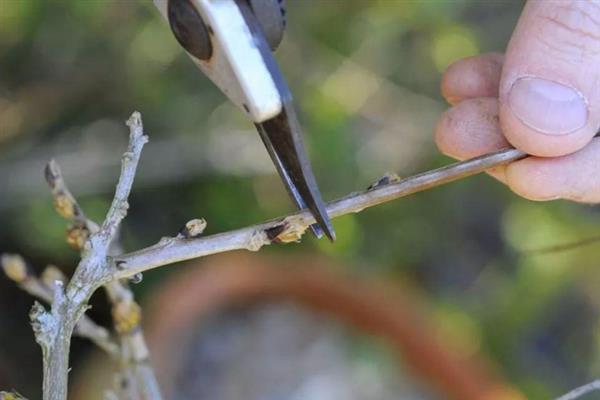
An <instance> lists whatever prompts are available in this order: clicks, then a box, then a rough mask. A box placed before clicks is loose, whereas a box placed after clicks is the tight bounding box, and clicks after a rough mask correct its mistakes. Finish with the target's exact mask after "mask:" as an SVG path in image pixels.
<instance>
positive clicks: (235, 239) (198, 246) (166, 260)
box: [112, 149, 527, 279]
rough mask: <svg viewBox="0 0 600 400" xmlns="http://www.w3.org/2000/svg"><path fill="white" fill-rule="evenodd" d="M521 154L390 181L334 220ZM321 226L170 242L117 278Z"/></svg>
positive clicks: (302, 223) (143, 253) (283, 225)
mask: <svg viewBox="0 0 600 400" xmlns="http://www.w3.org/2000/svg"><path fill="white" fill-rule="evenodd" d="M526 156H527V155H526V154H525V153H523V152H522V151H520V150H516V149H506V150H501V151H498V152H496V153H492V154H487V155H484V156H481V157H476V158H473V159H470V160H467V161H462V162H458V163H454V164H450V165H448V166H445V167H442V168H438V169H435V170H431V171H427V172H424V173H421V174H418V175H414V176H411V177H409V178H405V179H401V180H398V181H394V180H388V181H387V182H384V183H383V184H381V183H380V184H378V185H375V186H374V187H372V188H370V189H367V190H366V191H364V192H360V193H354V194H350V195H348V196H346V197H343V198H341V199H339V200H335V201H332V202H330V203H328V204H327V212H328V214H329V216H330V217H331V218H336V217H340V216H342V215H346V214H350V213H358V212H361V211H362V210H364V209H366V208H369V207H373V206H376V205H379V204H382V203H387V202H389V201H392V200H395V199H398V198H400V197H404V196H408V195H410V194H413V193H417V192H421V191H424V190H427V189H431V188H433V187H435V186H439V185H443V184H445V183H449V182H453V181H456V180H458V179H462V178H466V177H468V176H472V175H475V174H478V173H480V172H483V171H486V170H488V169H490V168H494V167H497V166H500V165H504V164H508V163H510V162H513V161H517V160H520V159H523V158H525V157H526ZM313 223H315V220H314V218H313V217H312V215H311V214H310V213H309V212H307V211H300V212H297V213H294V214H290V215H288V216H286V217H281V218H278V219H276V220H272V221H268V222H265V223H262V224H258V225H253V226H249V227H246V228H242V229H237V230H233V231H229V232H225V233H220V234H216V235H212V236H206V237H200V238H192V239H189V238H169V239H163V240H161V241H160V242H159V243H157V244H155V245H153V246H150V247H147V248H145V249H141V250H138V251H135V252H132V253H127V254H124V255H122V256H120V257H118V258H117V260H116V266H117V268H115V270H114V273H113V276H112V278H113V279H122V278H127V277H130V276H133V275H135V274H138V273H141V272H143V271H147V270H149V269H152V268H156V267H160V266H162V265H166V264H172V263H174V262H178V261H184V260H189V259H192V258H197V257H202V256H206V255H210V254H215V253H222V252H226V251H231V250H239V249H246V250H251V251H256V250H258V249H260V248H261V247H262V246H264V245H268V244H271V243H280V242H283V243H288V242H294V241H298V240H299V239H300V237H301V236H302V234H303V233H304V232H305V231H306V229H307V227H308V226H310V225H311V224H313Z"/></svg>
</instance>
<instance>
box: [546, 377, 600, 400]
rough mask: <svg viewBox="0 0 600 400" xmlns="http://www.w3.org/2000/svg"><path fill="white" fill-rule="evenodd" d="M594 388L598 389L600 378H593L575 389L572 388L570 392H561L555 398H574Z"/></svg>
mask: <svg viewBox="0 0 600 400" xmlns="http://www.w3.org/2000/svg"><path fill="white" fill-rule="evenodd" d="M596 390H600V380H595V381H593V382H590V383H587V384H585V385H583V386H580V387H578V388H576V389H573V390H571V391H570V392H568V393H566V394H563V395H562V396H560V397H557V398H556V399H555V400H575V399H578V398H580V397H582V396H585V395H586V394H588V393H591V392H593V391H596Z"/></svg>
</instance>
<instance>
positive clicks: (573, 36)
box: [537, 0, 600, 62]
mask: <svg viewBox="0 0 600 400" xmlns="http://www.w3.org/2000/svg"><path fill="white" fill-rule="evenodd" d="M540 18H541V19H542V21H541V24H539V27H540V28H539V30H538V32H537V34H538V37H539V38H540V39H541V40H542V41H543V42H544V43H545V44H546V45H547V47H548V50H549V51H551V52H552V53H554V54H553V55H558V56H563V57H564V58H565V59H567V60H569V61H575V62H577V61H584V60H585V59H587V58H589V57H590V56H596V55H598V54H600V2H598V1H597V0H579V1H565V2H557V3H555V4H554V5H553V6H552V7H547V8H544V10H543V11H542V12H541V13H540Z"/></svg>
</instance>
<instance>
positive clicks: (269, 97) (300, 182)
mask: <svg viewBox="0 0 600 400" xmlns="http://www.w3.org/2000/svg"><path fill="white" fill-rule="evenodd" d="M154 3H155V5H156V6H157V7H158V9H159V10H160V12H161V14H162V15H163V17H164V18H165V19H166V20H167V21H168V22H169V25H170V27H171V30H172V32H173V34H174V36H175V38H176V39H177V41H178V42H179V44H180V45H181V46H182V47H183V48H184V49H185V50H186V52H187V53H188V55H189V56H190V58H191V59H192V60H193V61H194V63H195V64H196V65H197V66H198V67H199V68H200V69H201V70H202V71H203V72H204V73H205V74H206V76H208V77H209V78H210V79H211V80H212V81H213V82H214V83H215V84H216V85H217V86H218V87H219V88H220V89H221V91H222V92H223V93H224V94H225V95H226V96H227V97H228V98H229V99H230V100H231V101H232V102H233V103H234V104H235V105H236V106H237V107H238V108H239V109H240V110H242V111H243V112H244V113H245V114H246V115H248V117H249V118H250V119H251V120H252V121H253V122H254V125H255V126H256V129H257V130H258V133H259V134H260V137H261V139H262V141H263V143H264V145H265V147H266V148H267V151H268V153H269V155H270V157H271V159H272V161H273V163H274V164H275V167H276V169H277V172H278V173H279V175H280V177H281V179H282V180H283V182H284V184H285V186H286V189H287V191H288V192H289V194H290V196H291V197H292V199H293V200H294V202H295V203H296V206H297V207H298V208H300V209H304V208H308V210H309V211H310V212H311V214H312V215H313V217H314V218H315V220H316V221H317V223H316V224H314V225H313V226H312V227H311V228H312V230H313V232H314V233H315V234H316V235H317V237H320V236H321V235H322V233H325V235H327V237H328V238H329V239H330V240H332V241H333V240H335V232H334V230H333V227H332V225H331V221H330V219H329V216H328V215H327V211H326V208H325V204H324V203H323V200H322V198H321V193H320V191H319V188H318V186H317V182H316V180H315V177H314V175H313V172H312V169H311V166H310V162H309V160H308V156H307V154H306V150H305V148H304V143H303V140H302V133H301V127H300V124H299V122H298V118H297V116H296V112H295V110H294V106H293V102H292V95H291V93H290V90H289V88H288V86H287V84H286V82H285V79H284V78H283V75H282V73H281V71H280V70H279V67H278V65H277V62H276V61H275V58H274V57H273V51H274V50H275V49H276V48H277V47H278V45H279V43H280V42H281V40H282V38H283V32H284V29H285V24H286V20H285V8H284V4H283V0H154Z"/></svg>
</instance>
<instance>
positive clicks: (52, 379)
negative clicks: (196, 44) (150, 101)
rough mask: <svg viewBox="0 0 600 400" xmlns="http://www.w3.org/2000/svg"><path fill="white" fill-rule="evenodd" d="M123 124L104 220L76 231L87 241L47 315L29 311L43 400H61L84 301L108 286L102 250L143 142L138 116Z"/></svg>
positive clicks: (70, 211) (64, 205) (67, 206)
mask: <svg viewBox="0 0 600 400" xmlns="http://www.w3.org/2000/svg"><path fill="white" fill-rule="evenodd" d="M127 125H128V126H129V129H130V135H129V146H128V149H127V152H126V153H125V154H124V155H123V157H122V161H121V162H122V164H121V165H122V167H121V175H120V177H119V182H118V184H117V188H116V191H115V196H114V199H113V202H112V204H111V207H110V209H109V211H108V213H107V215H106V219H105V221H104V222H103V224H102V226H101V227H100V229H99V230H98V231H97V232H93V233H91V229H88V227H87V225H86V226H82V227H81V228H82V229H81V232H86V231H87V233H88V234H89V239H87V238H86V239H83V238H82V240H81V242H82V243H83V247H82V259H81V261H80V262H79V265H78V266H77V268H76V269H75V273H74V274H73V277H72V278H71V281H70V282H69V284H68V285H67V287H66V290H63V287H62V285H59V286H56V287H55V290H54V301H53V304H52V309H51V311H50V312H47V311H45V310H44V309H43V307H41V306H40V305H39V304H37V305H36V306H34V308H33V309H32V312H31V319H32V323H33V325H34V330H35V332H36V340H37V341H38V343H40V344H41V345H42V349H43V356H44V358H43V361H44V387H43V398H44V400H66V398H67V386H68V372H69V367H68V365H69V350H70V345H71V335H72V334H73V330H74V328H75V325H76V324H77V322H78V321H79V319H80V318H81V316H82V315H83V314H84V313H85V311H86V310H87V308H88V306H87V302H88V300H89V298H90V296H91V295H92V294H93V293H94V291H95V290H96V289H97V288H98V287H100V286H102V285H104V284H106V283H108V282H109V281H110V279H108V278H109V276H110V271H111V267H112V265H111V262H110V257H109V255H108V250H109V247H110V245H111V242H112V241H113V239H114V237H115V236H116V234H117V231H118V228H119V225H120V223H121V221H122V220H123V218H125V215H126V213H127V198H128V196H129V193H130V191H131V186H132V184H133V179H134V176H135V171H136V169H137V165H138V162H139V159H140V155H141V151H142V148H143V146H144V144H145V143H146V142H147V137H146V136H144V134H143V129H142V121H141V116H140V114H139V113H138V112H134V113H133V114H132V116H131V118H130V119H129V120H128V121H127ZM51 172H52V170H51V168H50V167H49V168H47V169H46V179H47V180H48V181H49V183H50V185H51V187H52V188H53V193H54V192H55V189H56V184H57V181H56V180H55V179H53V178H54V177H55V176H54V175H53V174H51ZM53 185H54V186H53ZM55 197H56V196H55ZM61 200H64V201H58V202H55V204H56V205H57V209H58V210H59V212H61V211H63V212H64V215H65V216H67V217H68V218H69V217H70V218H73V219H74V220H76V221H77V220H80V219H83V218H85V217H84V215H83V212H82V210H81V209H79V208H78V206H77V203H76V202H75V200H74V198H73V197H72V196H71V197H70V198H69V196H68V194H67V193H64V196H63V197H62V198H61ZM61 215H62V214H61Z"/></svg>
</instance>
